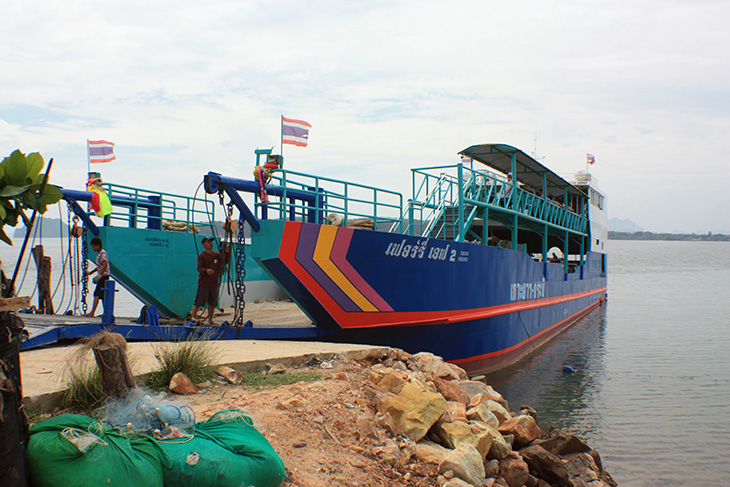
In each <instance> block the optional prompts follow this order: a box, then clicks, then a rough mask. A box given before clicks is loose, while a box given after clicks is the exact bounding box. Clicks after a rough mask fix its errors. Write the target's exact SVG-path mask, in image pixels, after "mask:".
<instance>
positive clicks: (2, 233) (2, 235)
mask: <svg viewBox="0 0 730 487" xmlns="http://www.w3.org/2000/svg"><path fill="white" fill-rule="evenodd" d="M0 240H2V241H3V242H5V243H6V244H8V245H13V241H12V240H10V237H8V236H7V235H6V234H5V229H4V228H2V227H0Z"/></svg>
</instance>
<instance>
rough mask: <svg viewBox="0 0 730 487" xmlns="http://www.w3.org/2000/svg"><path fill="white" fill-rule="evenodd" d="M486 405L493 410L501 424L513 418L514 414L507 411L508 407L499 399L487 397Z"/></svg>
mask: <svg viewBox="0 0 730 487" xmlns="http://www.w3.org/2000/svg"><path fill="white" fill-rule="evenodd" d="M484 405H485V406H486V407H487V409H489V410H490V411H491V412H492V414H494V415H495V416H496V417H497V421H499V424H502V423H504V422H505V421H508V420H510V419H512V415H511V414H510V412H509V411H507V409H506V408H505V407H504V406H502V405H501V404H500V403H498V402H497V401H492V400H491V399H487V400H486V401H485V402H484Z"/></svg>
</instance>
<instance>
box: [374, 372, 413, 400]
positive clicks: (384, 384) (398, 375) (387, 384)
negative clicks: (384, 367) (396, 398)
mask: <svg viewBox="0 0 730 487" xmlns="http://www.w3.org/2000/svg"><path fill="white" fill-rule="evenodd" d="M407 377H408V376H407V374H404V373H403V372H401V371H397V370H392V371H390V372H389V373H388V374H387V375H385V376H383V378H382V379H380V380H379V381H378V383H377V384H378V386H379V387H380V388H382V389H384V390H386V391H389V392H392V393H393V394H398V393H399V392H400V391H402V390H403V386H405V385H406V378H407Z"/></svg>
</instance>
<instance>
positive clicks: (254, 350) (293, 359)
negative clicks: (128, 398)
mask: <svg viewBox="0 0 730 487" xmlns="http://www.w3.org/2000/svg"><path fill="white" fill-rule="evenodd" d="M170 345H173V344H172V343H169V342H135V343H129V351H128V355H129V357H130V362H131V364H132V369H133V373H134V374H135V375H142V374H146V373H149V372H151V371H152V370H154V369H155V368H156V367H157V361H156V359H155V357H154V351H155V350H156V347H165V346H170ZM214 346H215V347H216V348H217V350H218V352H219V357H220V359H219V360H218V362H219V364H221V365H238V366H239V368H241V369H243V370H246V369H248V370H255V369H257V368H259V367H261V366H263V365H264V364H265V363H266V362H272V363H274V362H276V363H284V364H285V365H288V364H295V363H302V362H305V361H307V360H309V359H311V358H313V357H317V358H320V360H327V359H329V358H333V357H335V356H338V355H341V356H345V357H356V356H365V355H366V354H368V353H370V352H372V351H375V350H388V348H387V347H375V346H370V345H355V344H343V343H327V342H308V341H307V342H295V341H278V340H277V341H274V340H236V341H217V342H214ZM79 349H80V346H79V345H72V346H65V347H49V348H44V349H35V350H28V351H25V352H21V354H20V366H21V375H22V381H23V395H24V396H26V397H29V398H31V402H33V399H34V398H37V397H40V396H44V395H48V394H54V393H57V392H59V391H62V390H64V389H65V388H66V387H65V385H64V383H65V380H66V376H67V373H66V371H67V364H68V362H69V361H73V360H74V359H75V357H76V356H77V355H78V353H79ZM85 360H87V361H89V362H93V360H94V358H93V354H88V355H87V357H86V358H85Z"/></svg>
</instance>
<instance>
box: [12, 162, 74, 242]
mask: <svg viewBox="0 0 730 487" xmlns="http://www.w3.org/2000/svg"><path fill="white" fill-rule="evenodd" d="M43 165H44V161H43V156H41V155H40V154H39V153H37V152H33V153H31V154H28V155H27V156H26V155H25V154H23V153H22V152H20V151H19V150H16V151H14V152H13V153H12V154H10V155H9V156H8V157H6V158H5V159H3V161H2V162H1V163H0V240H3V241H4V242H5V243H7V244H9V245H13V241H12V240H11V239H10V238H9V237H8V236H7V234H6V233H5V229H4V227H5V225H10V226H11V227H14V226H15V225H17V224H18V219H21V220H22V221H23V223H24V224H25V226H30V220H28V217H27V216H26V214H25V212H26V211H28V210H36V211H38V213H45V212H46V209H47V208H48V205H52V204H54V203H57V202H58V201H59V200H60V199H61V197H62V196H63V195H62V194H61V190H60V189H59V188H58V187H57V186H54V185H52V184H46V186H45V187H44V188H43V195H41V194H40V189H41V186H42V185H43V180H44V178H45V176H46V175H45V174H42V173H41V170H42V169H43Z"/></svg>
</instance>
